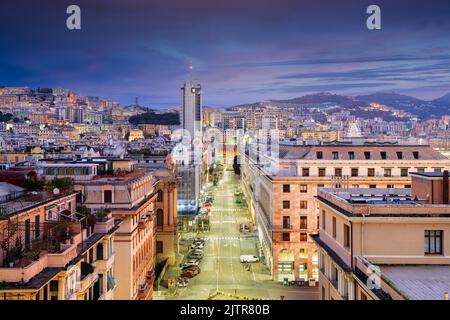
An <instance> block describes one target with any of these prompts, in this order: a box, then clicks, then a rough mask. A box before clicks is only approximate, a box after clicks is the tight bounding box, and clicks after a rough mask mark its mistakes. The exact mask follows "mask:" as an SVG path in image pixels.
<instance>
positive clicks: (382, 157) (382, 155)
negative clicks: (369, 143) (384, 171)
mask: <svg viewBox="0 0 450 320" xmlns="http://www.w3.org/2000/svg"><path fill="white" fill-rule="evenodd" d="M380 157H381V159H383V160H386V151H381V152H380Z"/></svg>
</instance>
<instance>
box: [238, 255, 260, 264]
mask: <svg viewBox="0 0 450 320" xmlns="http://www.w3.org/2000/svg"><path fill="white" fill-rule="evenodd" d="M240 260H241V262H242V263H245V262H258V261H259V258H258V257H257V256H254V255H252V254H243V255H241V257H240Z"/></svg>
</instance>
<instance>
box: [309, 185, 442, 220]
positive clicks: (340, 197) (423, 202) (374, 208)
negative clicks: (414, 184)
mask: <svg viewBox="0 0 450 320" xmlns="http://www.w3.org/2000/svg"><path fill="white" fill-rule="evenodd" d="M411 190H412V189H411V188H354V189H337V188H320V189H319V192H318V195H317V197H316V198H317V199H318V200H319V201H320V202H321V203H323V204H325V205H327V206H329V207H331V208H333V209H335V210H336V211H338V212H340V213H341V214H343V215H346V216H348V217H358V216H361V215H365V216H366V217H367V216H370V217H430V216H434V217H450V206H448V205H440V204H428V198H424V199H423V198H418V197H416V196H413V195H412V194H411Z"/></svg>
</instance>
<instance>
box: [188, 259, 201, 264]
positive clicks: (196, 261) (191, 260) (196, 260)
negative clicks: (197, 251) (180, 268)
mask: <svg viewBox="0 0 450 320" xmlns="http://www.w3.org/2000/svg"><path fill="white" fill-rule="evenodd" d="M186 262H187V263H197V264H199V263H200V259H195V258H192V259H189V258H188V259H187V260H186Z"/></svg>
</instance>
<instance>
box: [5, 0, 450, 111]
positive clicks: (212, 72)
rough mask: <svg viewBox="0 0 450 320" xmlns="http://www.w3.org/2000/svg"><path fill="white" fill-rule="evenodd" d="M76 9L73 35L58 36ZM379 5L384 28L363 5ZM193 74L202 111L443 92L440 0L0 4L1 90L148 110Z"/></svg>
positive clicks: (446, 22) (446, 75)
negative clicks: (60, 94)
mask: <svg viewBox="0 0 450 320" xmlns="http://www.w3.org/2000/svg"><path fill="white" fill-rule="evenodd" d="M70 4H77V5H79V6H80V7H81V11H82V30H81V31H69V30H67V28H66V18H67V16H68V15H67V14H66V8H67V6H68V5H70ZM370 4H377V5H379V6H380V7H381V9H382V30H375V31H371V30H368V29H367V28H366V19H367V17H368V15H367V14H366V8H367V6H368V5H370ZM190 63H192V65H193V67H194V71H193V76H194V77H195V78H197V79H200V81H201V82H202V85H203V88H204V95H203V102H204V105H206V106H214V107H216V106H217V107H218V106H220V107H222V106H231V105H235V104H241V103H248V102H255V101H261V100H265V99H287V98H293V97H298V96H301V95H304V94H308V93H316V92H323V91H329V92H333V93H339V94H346V95H357V94H365V93H373V92H377V91H383V92H384V91H396V92H399V93H404V94H409V95H412V96H415V97H418V98H423V99H434V98H437V97H440V96H442V95H444V94H447V93H450V1H449V0H427V1H415V0H395V1H393V0H388V1H381V0H370V1H366V0H354V1H353V0H340V1H336V0H328V1H325V0H314V1H305V0H122V1H114V0H102V1H96V0H71V1H65V0H29V1H23V0H15V1H12V0H11V1H10V0H7V1H2V4H1V6H0V86H1V85H3V86H30V87H64V88H68V89H71V90H74V91H75V92H77V93H79V94H82V95H95V96H100V97H102V98H106V99H112V100H116V101H118V102H121V103H123V104H126V105H128V104H131V103H133V102H134V99H135V97H139V101H140V103H141V104H143V105H145V106H150V107H154V108H166V107H176V106H178V105H179V99H180V90H179V88H180V86H181V84H182V82H183V80H185V79H187V78H188V77H189V73H188V66H189V64H190Z"/></svg>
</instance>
